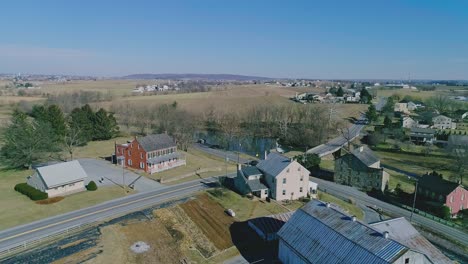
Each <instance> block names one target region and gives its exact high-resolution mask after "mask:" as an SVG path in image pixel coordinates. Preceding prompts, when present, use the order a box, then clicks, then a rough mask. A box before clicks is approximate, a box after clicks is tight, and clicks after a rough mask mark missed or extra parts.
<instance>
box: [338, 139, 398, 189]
mask: <svg viewBox="0 0 468 264" xmlns="http://www.w3.org/2000/svg"><path fill="white" fill-rule="evenodd" d="M333 179H334V181H335V182H336V183H339V184H343V185H348V186H355V187H357V188H359V189H363V190H366V191H370V190H372V189H376V190H381V191H384V190H385V187H386V185H387V183H388V180H389V174H388V173H387V172H385V171H384V169H383V168H381V167H380V160H379V158H378V157H377V156H375V154H374V153H373V152H372V150H370V149H369V148H368V147H364V146H361V147H359V148H356V149H354V150H353V151H351V153H347V154H345V155H343V156H341V157H339V158H337V159H336V160H335V174H334V176H333Z"/></svg>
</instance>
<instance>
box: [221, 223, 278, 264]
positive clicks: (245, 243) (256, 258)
mask: <svg viewBox="0 0 468 264" xmlns="http://www.w3.org/2000/svg"><path fill="white" fill-rule="evenodd" d="M229 230H230V232H231V237H232V242H233V244H234V246H235V247H236V248H237V250H239V252H240V254H241V255H242V257H243V258H245V259H246V260H247V261H248V262H249V263H279V262H278V261H277V252H278V242H277V241H274V242H265V241H263V239H261V238H260V237H259V236H258V235H257V233H255V231H253V229H252V228H250V227H249V225H248V224H247V221H245V222H234V223H233V224H232V225H231V227H230V228H229Z"/></svg>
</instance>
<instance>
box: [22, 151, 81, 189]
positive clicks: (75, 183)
mask: <svg viewBox="0 0 468 264" xmlns="http://www.w3.org/2000/svg"><path fill="white" fill-rule="evenodd" d="M87 177H88V176H87V175H86V172H85V171H84V169H83V167H81V165H80V163H79V162H78V161H77V160H73V161H69V162H63V163H58V164H54V165H49V166H43V167H38V168H36V171H35V172H34V174H33V175H31V176H28V177H27V184H28V185H29V186H32V187H34V188H36V189H38V190H40V191H42V192H45V193H47V194H48V195H49V198H50V197H55V196H64V195H68V194H72V193H76V192H81V191H84V190H86V188H85V184H84V181H85V179H86V178H87Z"/></svg>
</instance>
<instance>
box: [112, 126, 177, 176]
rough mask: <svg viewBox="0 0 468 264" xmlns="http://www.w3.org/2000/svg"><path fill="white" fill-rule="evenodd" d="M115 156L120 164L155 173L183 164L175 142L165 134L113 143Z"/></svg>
mask: <svg viewBox="0 0 468 264" xmlns="http://www.w3.org/2000/svg"><path fill="white" fill-rule="evenodd" d="M115 156H116V158H117V162H118V163H119V164H120V165H124V166H127V167H130V168H134V169H140V170H144V171H145V172H147V173H151V174H152V173H156V172H161V171H165V170H168V169H172V168H175V167H178V166H182V165H185V164H186V163H185V160H184V159H183V157H182V156H181V154H179V153H178V152H177V144H176V142H175V141H174V139H173V138H172V137H171V136H169V135H167V134H156V135H148V136H145V137H135V139H133V140H131V141H128V142H127V143H124V144H115Z"/></svg>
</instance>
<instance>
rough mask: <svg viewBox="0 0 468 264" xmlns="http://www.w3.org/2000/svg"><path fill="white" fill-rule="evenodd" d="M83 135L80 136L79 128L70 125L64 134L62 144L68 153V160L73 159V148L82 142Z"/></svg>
mask: <svg viewBox="0 0 468 264" xmlns="http://www.w3.org/2000/svg"><path fill="white" fill-rule="evenodd" d="M84 143H85V142H83V137H81V130H80V129H79V128H77V127H70V128H68V130H67V133H66V134H65V136H64V139H63V144H64V146H65V149H66V150H67V152H68V154H70V160H73V153H74V152H75V148H76V147H77V146H80V145H82V144H84Z"/></svg>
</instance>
